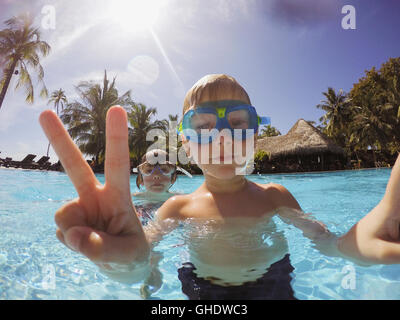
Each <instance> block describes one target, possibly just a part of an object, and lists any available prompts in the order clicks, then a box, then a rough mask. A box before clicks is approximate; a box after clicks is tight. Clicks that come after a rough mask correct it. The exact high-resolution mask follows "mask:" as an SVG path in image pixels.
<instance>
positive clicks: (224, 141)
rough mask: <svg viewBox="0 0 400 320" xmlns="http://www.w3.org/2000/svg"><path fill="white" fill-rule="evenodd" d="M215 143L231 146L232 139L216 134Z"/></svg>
mask: <svg viewBox="0 0 400 320" xmlns="http://www.w3.org/2000/svg"><path fill="white" fill-rule="evenodd" d="M217 141H218V143H219V144H222V145H224V144H232V139H230V138H229V137H226V136H225V135H224V134H221V133H219V134H218V138H217Z"/></svg>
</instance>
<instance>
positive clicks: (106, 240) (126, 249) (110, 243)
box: [64, 226, 150, 264]
mask: <svg viewBox="0 0 400 320" xmlns="http://www.w3.org/2000/svg"><path fill="white" fill-rule="evenodd" d="M64 239H65V243H66V244H67V245H68V246H69V247H71V248H73V249H74V250H76V251H79V252H81V253H82V254H83V255H85V256H86V257H88V258H89V259H90V260H91V261H93V262H100V263H110V262H113V263H124V264H129V263H132V262H134V261H135V262H142V261H146V259H148V256H149V252H150V249H149V245H148V243H147V241H146V240H145V238H143V237H140V236H138V235H137V234H130V235H125V236H112V235H109V234H107V233H104V232H102V231H97V230H94V229H92V228H90V227H82V226H77V227H72V228H70V229H69V230H68V231H67V232H66V233H64Z"/></svg>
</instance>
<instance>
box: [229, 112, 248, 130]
mask: <svg viewBox="0 0 400 320" xmlns="http://www.w3.org/2000/svg"><path fill="white" fill-rule="evenodd" d="M227 120H228V123H229V125H230V127H231V128H232V129H249V127H250V114H249V112H248V111H247V110H235V111H232V112H229V113H228V115H227Z"/></svg>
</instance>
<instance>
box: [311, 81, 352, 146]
mask: <svg viewBox="0 0 400 320" xmlns="http://www.w3.org/2000/svg"><path fill="white" fill-rule="evenodd" d="M322 94H323V95H324V96H325V97H326V100H323V101H321V104H318V105H317V108H318V109H322V110H324V111H325V112H326V113H325V114H324V115H323V116H322V117H321V118H319V121H320V122H322V124H323V126H325V128H324V131H325V132H324V133H326V134H327V135H328V136H329V137H332V138H333V139H334V140H335V141H336V142H337V143H338V144H339V145H341V146H344V145H345V143H346V142H345V141H346V136H347V135H346V128H347V125H348V123H349V117H350V111H351V110H350V104H349V103H350V100H349V98H348V97H347V94H345V93H344V92H343V90H340V91H339V93H338V94H337V93H336V92H335V90H334V89H333V88H331V87H329V88H328V91H327V92H323V93H322Z"/></svg>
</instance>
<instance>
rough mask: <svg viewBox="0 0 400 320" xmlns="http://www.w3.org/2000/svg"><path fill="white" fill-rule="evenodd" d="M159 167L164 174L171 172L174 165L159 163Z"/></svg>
mask: <svg viewBox="0 0 400 320" xmlns="http://www.w3.org/2000/svg"><path fill="white" fill-rule="evenodd" d="M159 168H160V170H161V172H162V173H163V174H165V175H168V174H171V173H172V172H173V171H174V170H175V166H174V165H172V164H160V165H159Z"/></svg>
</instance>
